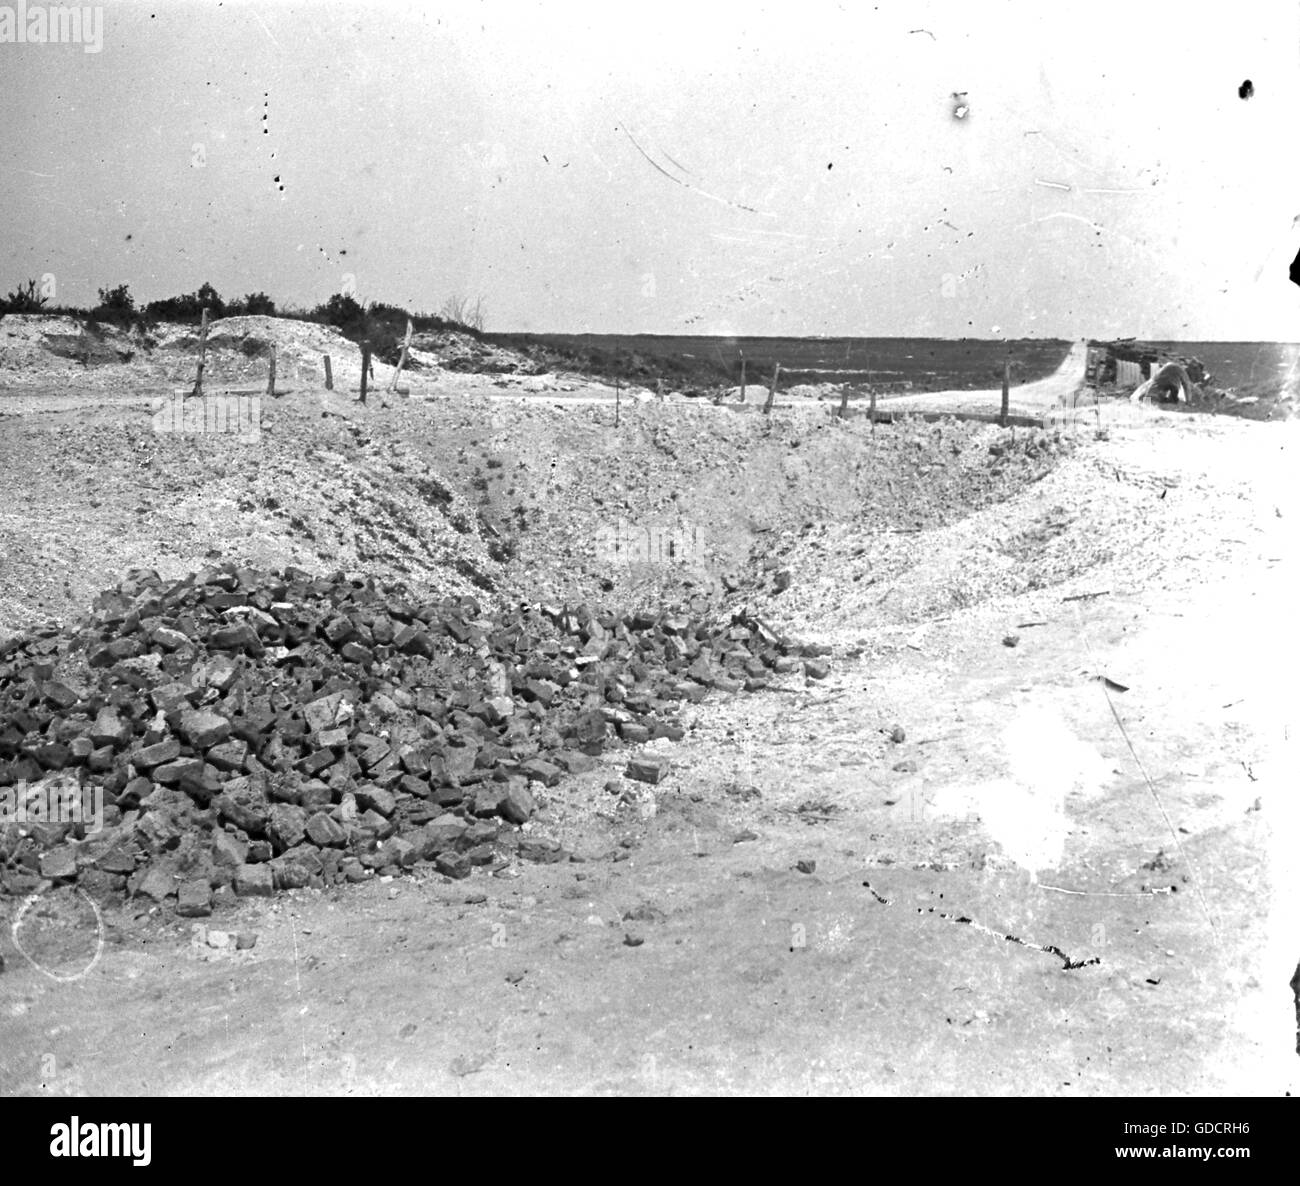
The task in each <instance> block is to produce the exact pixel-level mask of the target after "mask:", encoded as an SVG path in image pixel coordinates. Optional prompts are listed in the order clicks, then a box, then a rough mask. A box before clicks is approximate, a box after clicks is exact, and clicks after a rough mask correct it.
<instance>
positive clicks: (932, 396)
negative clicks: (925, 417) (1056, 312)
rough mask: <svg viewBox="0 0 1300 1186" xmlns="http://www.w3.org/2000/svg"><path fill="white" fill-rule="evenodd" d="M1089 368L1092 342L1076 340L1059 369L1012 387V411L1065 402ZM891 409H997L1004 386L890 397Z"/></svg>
mask: <svg viewBox="0 0 1300 1186" xmlns="http://www.w3.org/2000/svg"><path fill="white" fill-rule="evenodd" d="M1087 368H1088V343H1087V342H1086V341H1080V342H1075V343H1074V345H1073V346H1071V347H1070V352H1069V353H1068V354H1067V355H1066V356H1065V359H1064V361H1063V362H1062V363H1061V365H1060V366H1059V367H1058V368H1057V369H1056V371H1055V372H1054V373H1053V374H1051V375H1048V376H1047V378H1045V379H1039V380H1037V381H1036V382H1033V383H1024V384H1021V385H1020V386H1018V387H1012V388H1011V391H1010V406H1011V410H1012V412H1015V413H1020V414H1029V415H1033V414H1041V413H1042V412H1043V411H1044V410H1046V409H1048V408H1051V407H1054V406H1056V405H1059V404H1062V403H1064V402H1065V401H1066V400H1068V399H1069V398H1070V397H1072V396H1073V395H1074V394H1075V392H1076V391H1078V389H1079V387H1080V386H1081V385H1082V383H1083V381H1084V375H1085V374H1086V372H1087ZM880 403H881V404H882V405H884V406H887V407H888V408H890V409H891V410H903V409H911V410H915V411H935V412H996V411H998V410H999V409H1000V408H1001V406H1002V389H1001V388H993V387H991V388H988V389H987V390H984V391H928V392H922V393H920V394H917V395H899V396H888V397H885V398H884V399H882V400H881V401H880Z"/></svg>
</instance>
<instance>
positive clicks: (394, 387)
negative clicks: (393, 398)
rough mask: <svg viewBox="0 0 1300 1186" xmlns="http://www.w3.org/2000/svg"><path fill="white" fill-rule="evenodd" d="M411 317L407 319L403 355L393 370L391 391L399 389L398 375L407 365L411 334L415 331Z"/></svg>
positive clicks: (389, 386)
mask: <svg viewBox="0 0 1300 1186" xmlns="http://www.w3.org/2000/svg"><path fill="white" fill-rule="evenodd" d="M414 328H415V327H414V326H412V325H411V321H410V318H407V321H406V341H405V342H403V343H402V357H401V358H399V359H398V360H397V370H395V371H394V372H393V381H392V382H391V383H390V384H389V385H388V390H389V391H396V390H397V377H398V376H399V375H400V374H401V373H402V368H403V367H404V366H406V355H407V354H408V352H409V351H410V349H411V334H412V332H413V331H414Z"/></svg>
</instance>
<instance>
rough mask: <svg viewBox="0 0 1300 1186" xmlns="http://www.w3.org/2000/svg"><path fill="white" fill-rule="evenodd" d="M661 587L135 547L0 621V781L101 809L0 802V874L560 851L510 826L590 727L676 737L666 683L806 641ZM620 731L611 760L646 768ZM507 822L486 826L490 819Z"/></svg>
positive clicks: (582, 743)
mask: <svg viewBox="0 0 1300 1186" xmlns="http://www.w3.org/2000/svg"><path fill="white" fill-rule="evenodd" d="M746 621H747V619H746V618H745V617H744V615H743V614H741V615H737V616H736V617H735V618H734V619H733V620H732V621H731V622H724V623H713V624H709V623H706V622H703V621H700V620H696V619H693V618H690V617H687V616H683V615H681V614H678V613H675V612H669V611H664V612H662V613H650V612H646V611H638V612H634V613H623V614H618V613H613V612H604V613H597V612H595V611H593V610H591V609H589V608H588V607H586V606H579V607H577V608H573V609H568V608H561V607H559V606H551V605H541V606H531V605H522V606H516V607H514V608H512V609H509V610H504V611H498V612H493V613H489V612H488V611H486V610H485V609H484V608H483V607H482V606H481V605H480V604H479V603H478V602H477V601H476V600H475V599H474V598H472V597H462V598H453V597H448V598H444V599H442V600H440V601H431V602H420V601H419V600H418V599H416V598H413V597H412V596H411V594H410V593H409V592H408V591H407V590H405V589H404V588H403V587H401V586H397V585H377V584H376V583H375V581H374V580H373V579H364V580H363V579H360V578H348V577H346V576H345V575H344V574H342V573H338V574H335V575H334V576H331V577H316V576H313V575H311V574H310V573H307V572H305V571H302V570H300V569H295V568H287V569H285V570H283V571H272V572H267V571H261V570H257V569H253V568H240V567H237V566H235V565H233V564H225V565H222V566H221V567H219V568H218V567H213V568H208V569H205V570H203V571H201V572H198V573H194V574H191V575H190V576H188V577H186V578H184V579H182V580H179V581H175V582H164V581H163V580H162V579H161V578H160V577H159V576H158V574H157V573H156V572H154V571H152V570H134V571H132V572H131V573H129V574H128V576H127V577H126V579H125V580H123V581H122V582H121V583H120V584H119V585H118V586H117V587H115V588H113V589H109V590H107V591H105V592H104V593H102V594H101V595H100V597H99V598H98V599H97V601H96V604H95V610H94V613H93V614H92V615H91V616H90V617H89V618H88V619H87V620H85V621H83V622H82V623H80V624H79V625H77V626H76V627H73V628H70V629H68V630H62V631H61V630H59V629H57V628H50V629H43V630H39V631H36V632H34V633H31V634H27V635H19V636H15V637H14V638H12V639H10V640H9V642H7V643H5V644H3V646H0V704H2V705H3V707H4V715H3V719H2V723H0V787H11V786H14V785H17V786H19V787H20V788H22V789H23V791H24V793H25V794H30V793H31V792H32V791H33V790H36V791H39V790H41V789H48V788H52V787H59V788H65V789H66V788H69V787H75V788H76V789H77V790H78V793H80V792H81V791H82V790H83V789H85V788H89V789H90V790H91V791H92V792H100V793H102V796H103V802H104V812H103V825H104V826H103V828H102V830H100V831H93V830H92V831H89V832H88V831H87V830H86V826H85V823H84V822H76V821H75V820H74V821H64V822H38V823H35V824H33V825H31V826H19V825H18V824H16V823H9V824H6V825H5V826H4V827H3V828H0V889H2V890H3V891H5V892H8V893H10V894H27V893H32V892H36V891H38V890H40V889H42V888H44V887H46V886H49V885H57V884H71V883H75V884H77V886H78V887H79V888H81V889H84V890H86V891H88V892H90V893H92V894H97V895H105V894H114V893H116V894H121V893H125V894H127V895H128V896H143V897H145V898H148V899H150V900H151V901H154V902H157V903H163V902H166V901H174V902H175V909H176V912H177V913H178V914H180V915H182V916H184V917H191V918H203V917H207V916H208V915H210V914H211V913H212V910H213V903H214V897H215V894H216V893H217V892H226V893H229V892H231V891H233V894H234V895H235V896H240V897H259V896H268V895H270V894H272V893H274V892H275V891H276V890H282V889H296V888H302V887H305V886H312V887H322V886H325V885H330V884H343V883H345V882H355V881H361V880H365V879H366V878H367V877H369V876H372V875H374V874H376V873H377V874H379V875H381V876H397V875H399V874H402V873H405V872H409V871H410V870H411V869H412V868H413V867H415V866H417V865H432V866H433V868H435V869H436V870H437V871H438V872H439V873H442V874H444V875H445V876H447V877H451V878H465V877H468V876H469V875H470V874H471V872H472V870H473V869H474V868H475V867H478V866H482V865H493V864H494V863H495V862H496V861H497V860H498V847H499V842H502V841H503V839H504V837H505V835H506V834H507V833H508V834H509V835H510V836H511V837H512V838H513V839H514V843H513V844H512V845H511V848H513V850H514V851H515V852H517V854H518V856H519V857H520V858H521V859H524V860H531V861H536V862H541V863H550V862H553V861H557V860H562V859H566V857H567V853H566V851H565V850H564V849H563V848H562V846H561V845H560V844H559V843H558V842H557V841H555V840H553V839H549V838H547V837H543V836H539V835H536V834H532V833H529V834H526V835H524V834H520V833H517V832H515V831H514V829H517V828H518V827H519V826H520V825H523V824H526V823H528V822H529V821H530V820H531V819H532V818H533V817H534V815H535V814H536V812H537V810H538V806H539V803H540V802H541V801H542V800H541V796H544V795H546V794H548V793H553V792H554V791H555V789H556V788H557V787H559V786H560V785H561V784H562V782H563V781H564V780H565V779H566V778H570V777H573V776H576V775H578V774H581V773H582V772H584V771H587V770H590V769H592V768H593V766H594V765H595V762H594V759H595V758H596V757H597V756H599V755H601V754H602V753H604V752H605V751H606V750H607V749H608V748H610V747H615V746H618V745H619V744H620V742H624V743H634V742H644V741H646V740H648V739H655V738H668V739H672V740H679V739H681V737H682V736H684V730H683V729H682V727H681V726H680V725H678V724H677V723H676V717H677V713H678V711H679V708H680V706H681V705H683V704H684V703H695V702H698V701H701V700H703V699H704V698H705V697H706V696H707V695H708V694H709V693H710V690H711V689H713V688H718V687H730V686H733V685H736V686H738V681H737V680H736V679H735V678H734V675H733V673H745V672H751V671H765V670H770V669H772V668H773V667H775V666H776V665H777V664H778V663H789V662H791V661H793V660H797V659H798V658H799V657H801V656H802V654H803V649H802V648H801V646H800V645H799V644H797V643H793V642H790V641H789V640H788V639H785V638H783V637H779V636H777V635H774V634H772V633H771V632H770V631H767V630H759V629H749V628H748V627H747V625H746ZM668 769H669V764H668V762H667V761H666V759H663V758H660V757H651V756H648V755H641V756H638V757H634V758H633V759H632V760H631V761H630V762H629V763H628V765H627V769H626V775H627V777H628V778H630V779H636V780H640V781H642V782H647V783H652V784H653V783H658V782H660V781H661V780H662V779H663V778H664V777H665V775H666V774H667V772H668ZM503 829H506V833H503Z"/></svg>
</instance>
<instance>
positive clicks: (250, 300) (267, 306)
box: [226, 292, 275, 317]
mask: <svg viewBox="0 0 1300 1186" xmlns="http://www.w3.org/2000/svg"><path fill="white" fill-rule="evenodd" d="M226 316H227V317H274V316H275V302H274V301H273V300H272V299H271V298H270V297H269V296H267V295H266V293H264V292H250V293H249V294H248V295H247V296H245V297H242V298H240V299H239V300H236V301H231V302H230V304H228V305H227V306H226Z"/></svg>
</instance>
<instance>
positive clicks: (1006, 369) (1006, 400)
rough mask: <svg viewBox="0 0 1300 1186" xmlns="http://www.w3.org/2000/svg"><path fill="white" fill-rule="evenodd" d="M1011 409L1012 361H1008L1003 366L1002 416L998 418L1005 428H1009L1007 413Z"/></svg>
mask: <svg viewBox="0 0 1300 1186" xmlns="http://www.w3.org/2000/svg"><path fill="white" fill-rule="evenodd" d="M1010 409H1011V359H1009V358H1008V359H1007V360H1006V361H1005V362H1004V363H1003V364H1002V414H1001V415H1000V416H999V417H998V423H999V424H1000V425H1002V427H1003V428H1006V426H1007V413H1008V412H1009V411H1010Z"/></svg>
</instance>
